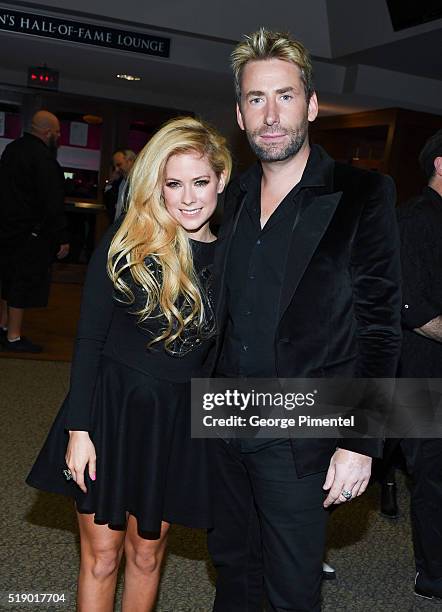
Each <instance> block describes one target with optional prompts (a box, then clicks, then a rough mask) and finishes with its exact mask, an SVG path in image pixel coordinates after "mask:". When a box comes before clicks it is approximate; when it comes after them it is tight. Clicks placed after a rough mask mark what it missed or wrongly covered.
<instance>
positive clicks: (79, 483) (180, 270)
mask: <svg viewBox="0 0 442 612" xmlns="http://www.w3.org/2000/svg"><path fill="white" fill-rule="evenodd" d="M230 169H231V158H230V153H229V151H228V149H227V147H226V145H225V139H224V138H223V137H222V136H220V135H219V134H218V132H216V131H215V130H214V129H212V128H210V127H209V126H207V125H206V124H204V123H202V122H201V121H198V120H196V119H193V118H192V117H184V118H180V119H175V120H172V121H170V122H169V123H167V124H165V125H164V126H163V127H162V128H161V129H160V130H159V131H158V132H157V134H155V135H154V136H153V137H152V139H151V140H150V141H149V143H148V144H147V145H146V146H145V148H144V149H143V150H142V151H141V153H140V154H139V156H138V158H137V161H136V162H135V165H134V167H133V169H132V173H131V181H132V185H131V191H130V198H129V206H128V210H127V213H126V215H124V216H121V217H120V218H119V219H118V221H117V222H115V223H114V225H113V226H112V227H111V228H110V229H109V230H108V232H107V234H106V236H105V237H104V239H103V241H102V242H101V244H100V246H99V247H98V248H97V250H96V251H95V253H94V255H93V256H92V260H91V262H90V264H89V269H88V274H87V278H86V283H85V287H84V292H83V302H82V308H81V316H80V322H79V327H78V335H77V341H76V348H75V353H74V359H73V363H72V372H71V383H70V391H69V395H68V397H67V399H66V401H65V403H64V404H63V406H62V408H61V410H60V412H59V415H58V417H57V419H56V421H55V423H54V425H53V427H52V429H51V431H50V433H49V436H48V439H47V441H46V443H45V445H44V447H43V449H42V451H41V453H40V455H39V457H38V459H37V461H36V463H35V465H34V467H33V468H32V471H31V473H30V475H29V476H28V479H27V482H28V484H30V485H31V486H34V487H37V488H39V489H43V490H47V491H52V492H55V493H57V492H58V493H62V494H64V495H68V496H70V497H72V498H74V500H75V503H76V509H77V517H78V524H79V529H80V539H81V566H80V574H79V581H78V609H79V610H84V611H85V612H98V611H99V612H110V611H111V610H113V602H114V594H115V585H116V581H117V575H118V567H119V564H120V561H121V557H122V555H123V553H124V554H125V557H126V564H125V581H124V592H123V610H124V612H147V611H151V610H153V608H154V605H155V599H156V594H157V589H158V583H159V578H160V570H161V563H162V559H163V556H164V552H165V548H166V541H167V534H168V530H169V527H170V524H171V523H180V524H182V525H186V526H189V527H200V528H207V527H211V526H212V525H213V523H212V517H211V508H210V495H209V472H208V461H207V457H206V440H202V439H200V440H196V439H191V437H190V414H189V410H190V406H189V404H190V389H189V382H190V379H191V377H192V376H198V375H199V374H200V372H201V368H202V365H203V362H204V361H205V359H206V357H207V353H208V351H209V350H210V348H211V346H212V344H213V341H214V340H213V338H214V334H215V331H216V330H215V315H214V304H213V296H212V294H211V272H212V263H213V256H214V250H215V240H216V238H215V236H214V234H213V233H212V231H211V227H210V219H211V217H212V215H213V213H214V212H215V209H216V206H217V198H218V194H219V193H221V192H222V191H223V189H224V185H225V183H226V182H227V180H228V178H229V175H230ZM63 474H64V476H65V478H66V479H65V478H64V477H63Z"/></svg>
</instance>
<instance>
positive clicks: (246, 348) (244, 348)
mask: <svg viewBox="0 0 442 612" xmlns="http://www.w3.org/2000/svg"><path fill="white" fill-rule="evenodd" d="M248 348H249V347H248V345H247V344H243V345H242V350H243V351H244V352H247V350H248Z"/></svg>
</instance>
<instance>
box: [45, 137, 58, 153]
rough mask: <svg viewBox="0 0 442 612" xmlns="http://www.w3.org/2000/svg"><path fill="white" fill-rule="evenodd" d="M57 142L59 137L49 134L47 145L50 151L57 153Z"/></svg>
mask: <svg viewBox="0 0 442 612" xmlns="http://www.w3.org/2000/svg"><path fill="white" fill-rule="evenodd" d="M58 144H59V139H58V138H57V136H53V135H52V134H51V135H50V136H49V140H48V147H49V148H50V150H51V151H52V153H57V149H58Z"/></svg>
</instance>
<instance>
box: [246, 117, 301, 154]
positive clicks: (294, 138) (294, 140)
mask: <svg viewBox="0 0 442 612" xmlns="http://www.w3.org/2000/svg"><path fill="white" fill-rule="evenodd" d="M272 133H276V134H281V133H284V134H286V135H287V136H288V137H289V140H288V142H287V144H283V145H281V144H280V143H279V144H276V143H274V144H272V143H269V144H268V145H267V146H261V145H259V144H258V143H257V139H258V138H259V136H261V135H262V134H272ZM246 134H247V139H248V141H249V144H250V147H251V148H252V150H253V152H254V153H255V155H256V157H257V158H258V159H259V160H261V161H263V162H277V161H284V160H286V159H288V158H289V157H293V156H294V155H296V154H297V153H299V151H300V150H301V148H302V146H303V144H304V142H305V141H306V139H307V137H308V119H307V117H306V118H305V119H304V120H303V121H302V123H301V124H300V125H299V126H298V127H297V128H294V129H284V128H282V127H281V126H279V125H278V126H277V127H276V129H274V128H272V127H265V128H261V129H259V130H255V131H254V132H249V131H248V130H247V129H246Z"/></svg>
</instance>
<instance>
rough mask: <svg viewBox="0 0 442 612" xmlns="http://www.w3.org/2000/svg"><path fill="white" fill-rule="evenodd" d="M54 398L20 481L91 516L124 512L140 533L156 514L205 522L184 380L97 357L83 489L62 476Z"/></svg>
mask: <svg viewBox="0 0 442 612" xmlns="http://www.w3.org/2000/svg"><path fill="white" fill-rule="evenodd" d="M67 402H69V396H68V397H67V398H66V400H65V402H64V404H63V405H62V407H61V409H60V411H59V413H58V415H57V417H56V419H55V422H54V424H53V426H52V428H51V430H50V432H49V435H48V437H47V439H46V442H45V444H44V446H43V448H42V450H41V451H40V454H39V456H38V458H37V460H36V462H35V464H34V466H33V467H32V469H31V472H30V473H29V475H28V477H27V479H26V482H27V483H28V484H29V485H31V486H32V487H36V488H37V489H42V490H45V491H49V492H52V493H61V494H63V495H68V496H70V497H73V498H74V499H75V502H76V506H77V510H78V511H79V512H81V513H88V514H94V515H95V516H94V520H95V522H96V523H100V524H108V525H109V526H110V527H116V528H118V527H123V526H124V525H125V523H126V516H127V513H130V514H132V515H133V516H134V517H135V518H136V519H137V523H138V530H139V532H140V533H143V532H145V533H148V534H150V533H153V534H157V533H159V531H160V527H161V521H167V522H169V523H179V524H181V525H185V526H188V527H202V528H208V527H211V512H210V496H209V476H208V463H207V449H206V442H207V441H206V440H203V439H192V438H191V437H190V384H189V383H175V382H169V381H166V380H159V379H157V378H154V377H151V376H149V375H147V374H145V373H143V372H140V371H137V370H134V369H132V368H129V367H127V366H125V365H124V364H122V363H120V362H117V361H114V360H113V359H110V358H108V357H103V358H102V363H101V367H100V372H99V377H98V381H97V385H96V389H95V393H94V401H93V408H92V415H91V423H92V425H91V431H90V437H91V439H92V442H93V443H94V445H95V451H96V455H97V470H96V480H95V481H92V480H91V479H90V478H89V475H88V469H87V467H86V470H85V483H86V487H87V493H83V492H82V491H81V490H80V488H79V487H78V486H77V485H76V483H75V482H73V481H69V482H67V481H66V480H65V478H64V476H63V470H64V469H66V463H65V454H66V448H67V443H68V439H69V434H68V433H67V432H66V430H65V420H66V409H67V405H68V404H67Z"/></svg>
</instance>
